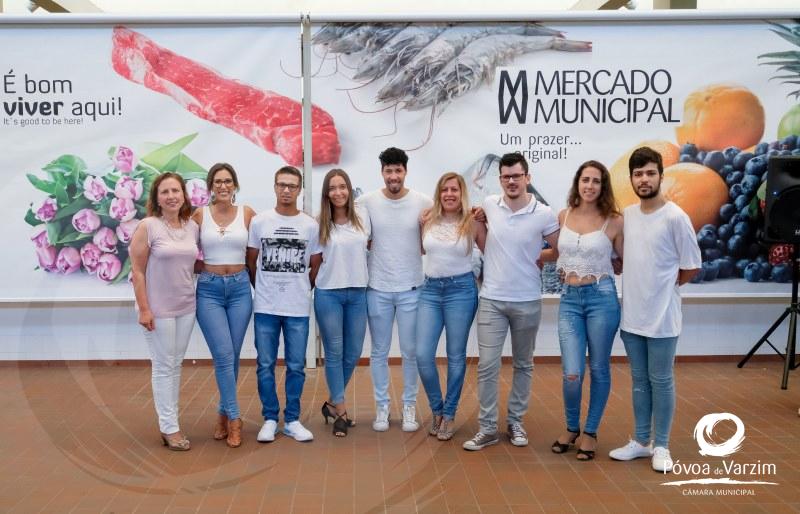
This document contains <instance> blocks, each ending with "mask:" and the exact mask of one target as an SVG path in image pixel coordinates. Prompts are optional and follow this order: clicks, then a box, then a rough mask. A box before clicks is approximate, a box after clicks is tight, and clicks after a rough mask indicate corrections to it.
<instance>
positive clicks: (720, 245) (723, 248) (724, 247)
mask: <svg viewBox="0 0 800 514" xmlns="http://www.w3.org/2000/svg"><path fill="white" fill-rule="evenodd" d="M717 250H719V254H720V256H722V255H725V254H726V253H728V243H727V242H726V241H723V240H722V239H717Z"/></svg>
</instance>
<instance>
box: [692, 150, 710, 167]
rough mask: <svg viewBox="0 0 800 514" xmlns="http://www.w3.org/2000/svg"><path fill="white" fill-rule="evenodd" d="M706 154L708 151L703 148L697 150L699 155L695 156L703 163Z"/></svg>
mask: <svg viewBox="0 0 800 514" xmlns="http://www.w3.org/2000/svg"><path fill="white" fill-rule="evenodd" d="M706 155H707V153H706V152H704V151H703V150H700V151H699V152H697V155H695V156H694V158H695V159H697V164H703V161H705V160H706Z"/></svg>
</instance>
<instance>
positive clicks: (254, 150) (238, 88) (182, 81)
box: [0, 25, 339, 299]
mask: <svg viewBox="0 0 800 514" xmlns="http://www.w3.org/2000/svg"><path fill="white" fill-rule="evenodd" d="M299 43H300V31H299V27H298V26H297V25H290V26H268V27H264V26H260V27H164V26H159V27H136V26H130V27H127V26H117V27H112V26H105V27H90V28H86V27H80V28H77V27H58V28H47V29H43V28H38V29H37V28H19V29H3V30H2V31H0V44H1V45H2V47H3V48H4V50H3V54H2V57H0V67H2V70H3V73H4V75H3V83H2V88H0V96H2V104H3V105H2V111H1V112H0V138H2V141H3V151H2V153H1V154H0V168H2V169H3V170H4V175H5V180H4V181H3V182H2V184H1V185H0V203H2V205H3V207H4V208H3V212H4V215H5V220H4V223H3V225H4V231H3V234H4V237H3V243H4V244H3V251H2V252H0V269H2V270H3V271H2V274H3V281H2V282H3V286H2V289H0V290H2V293H0V297H2V298H4V299H36V298H52V299H64V298H78V299H80V298H96V299H110V298H132V297H133V294H132V288H131V286H130V285H129V283H128V275H129V272H130V262H129V260H128V252H127V245H128V241H129V239H130V237H131V233H132V231H133V229H134V228H135V226H136V224H137V223H138V220H139V219H141V218H142V217H143V216H144V215H145V204H146V200H147V196H148V190H149V187H150V185H151V184H152V181H153V179H154V177H155V176H157V175H158V174H159V173H161V172H163V171H176V172H178V173H180V174H181V175H183V177H184V178H185V179H187V181H188V185H189V193H190V196H191V199H192V203H193V204H194V205H196V206H197V205H202V204H204V203H206V202H207V200H208V191H207V190H206V187H205V176H206V170H207V169H208V168H209V167H210V166H211V165H212V164H214V163H215V162H219V161H223V162H228V163H230V164H232V165H233V166H234V168H235V169H236V170H237V171H238V173H239V176H240V182H241V184H242V189H241V191H240V192H239V194H238V195H237V200H238V201H240V202H243V203H247V204H249V205H251V206H253V207H254V208H255V209H256V210H259V211H260V210H263V209H266V208H267V207H268V206H272V205H273V204H274V193H273V188H272V187H271V185H272V176H273V172H274V171H275V170H276V169H277V168H279V167H280V166H283V165H285V164H287V163H288V164H293V165H301V164H302V151H303V148H302V140H301V137H302V134H301V132H302V127H301V104H300V96H301V82H300V79H299V78H298V75H299V73H300V52H299ZM314 122H315V124H316V128H315V131H314V133H315V135H316V136H318V137H317V140H318V141H319V142H320V144H321V145H324V147H322V146H321V147H320V148H321V149H320V150H319V151H317V152H315V155H314V158H315V160H317V161H318V162H320V163H326V162H336V161H337V160H338V152H339V146H338V142H337V137H336V129H335V127H334V125H333V121H332V119H331V117H330V115H329V114H328V113H327V112H325V111H324V110H323V109H319V108H315V111H314Z"/></svg>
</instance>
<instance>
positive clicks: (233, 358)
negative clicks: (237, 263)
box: [197, 270, 253, 419]
mask: <svg viewBox="0 0 800 514" xmlns="http://www.w3.org/2000/svg"><path fill="white" fill-rule="evenodd" d="M252 315H253V296H252V294H251V292H250V277H249V276H248V274H247V270H242V271H240V272H239V273H236V274H233V275H217V274H215V273H209V272H206V271H204V272H202V273H201V274H200V276H199V277H198V278H197V323H198V324H199V325H200V330H202V331H203V337H205V339H206V344H208V349H209V350H210V351H211V356H212V357H213V358H214V374H215V376H216V378H217V388H218V389H219V413H220V414H225V415H226V416H228V419H239V417H240V415H239V402H237V401H236V380H237V379H238V377H239V354H240V353H241V351H242V343H243V342H244V335H245V332H247V325H248V324H250V317H251V316H252Z"/></svg>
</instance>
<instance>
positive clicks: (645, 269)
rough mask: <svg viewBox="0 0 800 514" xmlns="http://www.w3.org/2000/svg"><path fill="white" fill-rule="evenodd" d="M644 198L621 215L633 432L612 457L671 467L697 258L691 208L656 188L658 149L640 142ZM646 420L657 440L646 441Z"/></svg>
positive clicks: (636, 166)
mask: <svg viewBox="0 0 800 514" xmlns="http://www.w3.org/2000/svg"><path fill="white" fill-rule="evenodd" d="M628 169H629V171H630V178H631V185H632V186H633V190H634V191H635V192H636V195H637V196H638V197H639V198H640V199H641V202H640V203H639V204H636V205H631V206H629V207H627V208H626V209H625V211H624V212H623V217H624V219H625V228H624V237H625V244H624V250H623V254H624V255H623V268H622V269H623V279H622V300H623V301H622V323H621V324H620V329H621V330H620V336H621V337H622V342H623V343H625V351H626V352H627V354H628V360H629V361H630V365H631V377H632V379H633V416H634V422H635V425H636V426H635V430H634V433H635V436H634V437H635V439H634V440H631V441H629V442H628V444H627V445H625V446H623V447H622V448H617V449H615V450H612V451H611V452H610V453H609V456H610V457H611V458H612V459H616V460H632V459H636V458H639V457H651V456H652V467H653V469H654V470H656V471H661V472H664V473H666V472H668V471H670V470H671V469H672V458H671V456H670V453H669V449H668V446H669V432H670V428H671V426H672V416H673V414H674V412H675V386H674V376H673V370H672V368H673V362H674V360H675V347H676V345H677V343H678V335H679V334H680V331H681V295H680V292H679V290H678V287H679V286H681V285H683V284H685V283H687V282H689V281H690V280H691V279H692V277H693V276H694V275H695V274H696V273H697V272H698V271H699V268H700V267H701V266H702V261H701V259H700V248H699V247H698V246H697V238H696V236H695V233H694V229H693V228H692V222H691V221H690V220H689V216H687V215H686V213H685V212H683V211H682V210H681V208H680V207H678V206H677V205H675V204H674V203H672V202H670V201H667V199H666V198H664V195H663V194H662V193H661V190H660V187H661V181H662V179H663V177H664V166H663V164H662V161H661V155H660V154H659V153H658V152H656V151H655V150H653V149H651V148H648V147H642V148H638V149H636V150H635V151H634V152H633V154H631V157H630V160H629V161H628ZM651 420H652V425H654V426H655V447H653V443H652V442H651V441H650V435H651Z"/></svg>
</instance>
